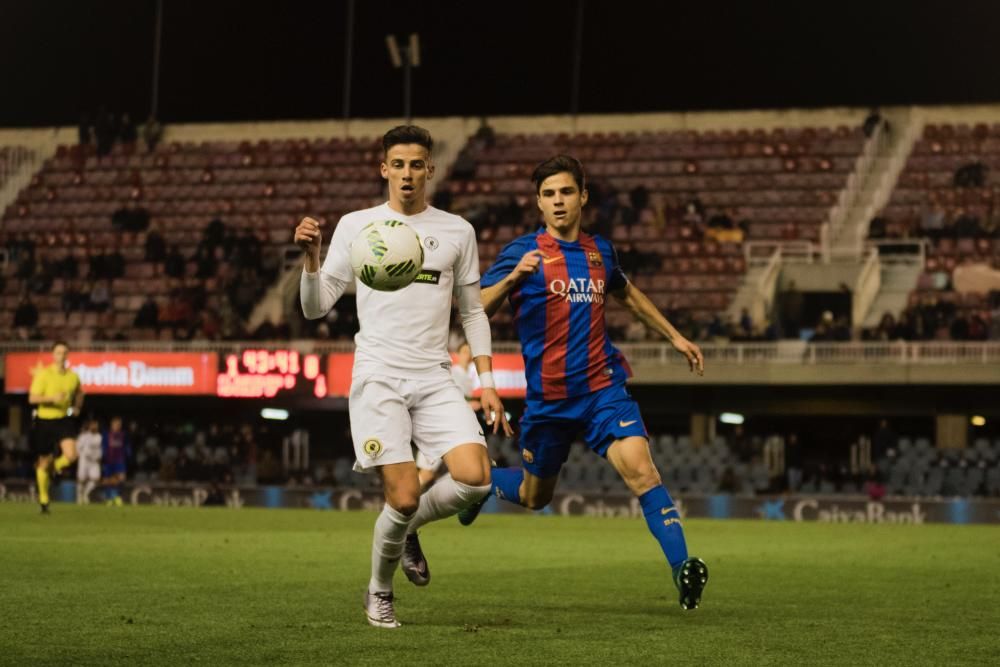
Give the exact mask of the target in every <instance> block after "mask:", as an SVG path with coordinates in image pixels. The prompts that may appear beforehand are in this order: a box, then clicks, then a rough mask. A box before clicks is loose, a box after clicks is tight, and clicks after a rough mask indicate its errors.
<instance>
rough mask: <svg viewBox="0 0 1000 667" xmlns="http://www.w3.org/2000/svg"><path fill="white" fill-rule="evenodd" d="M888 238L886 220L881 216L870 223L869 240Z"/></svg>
mask: <svg viewBox="0 0 1000 667" xmlns="http://www.w3.org/2000/svg"><path fill="white" fill-rule="evenodd" d="M885 237H886V219H885V217H883V216H881V215H877V216H875V217H874V218H872V220H871V222H869V223H868V238H870V239H884V238H885Z"/></svg>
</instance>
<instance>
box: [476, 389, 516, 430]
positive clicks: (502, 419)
mask: <svg viewBox="0 0 1000 667" xmlns="http://www.w3.org/2000/svg"><path fill="white" fill-rule="evenodd" d="M480 401H481V402H482V404H483V413H484V415H485V417H486V423H487V424H489V425H491V426H492V427H493V432H494V433H497V432H498V431H499V429H500V427H501V426H502V427H503V432H504V434H505V435H508V436H511V435H514V429H512V428H511V427H510V424H508V423H507V413H506V412H504V409H503V402H502V401H501V400H500V396H499V394H497V390H496V389H493V388H492V387H490V388H483V395H482V396H480Z"/></svg>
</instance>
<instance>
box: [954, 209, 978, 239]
mask: <svg viewBox="0 0 1000 667" xmlns="http://www.w3.org/2000/svg"><path fill="white" fill-rule="evenodd" d="M953 229H954V232H955V236H956V237H958V238H960V239H972V238H976V237H977V236H979V218H977V217H976V216H975V215H973V214H972V213H971V212H970V211H966V210H964V209H963V210H962V212H961V214H960V215H958V216H957V217H956V218H955V224H954V227H953Z"/></svg>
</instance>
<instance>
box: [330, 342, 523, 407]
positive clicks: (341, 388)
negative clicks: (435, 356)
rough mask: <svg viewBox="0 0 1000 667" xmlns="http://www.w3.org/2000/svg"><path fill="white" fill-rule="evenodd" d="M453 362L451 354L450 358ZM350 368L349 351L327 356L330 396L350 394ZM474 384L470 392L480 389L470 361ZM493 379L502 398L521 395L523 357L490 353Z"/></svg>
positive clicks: (505, 353) (474, 393)
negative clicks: (491, 354)
mask: <svg viewBox="0 0 1000 667" xmlns="http://www.w3.org/2000/svg"><path fill="white" fill-rule="evenodd" d="M452 361H454V357H453V358H452ZM353 368H354V353H353V352H338V353H333V354H330V355H328V357H327V362H326V370H327V374H328V378H327V390H328V392H329V395H330V396H349V395H350V393H351V370H352V369H353ZM467 372H468V374H469V379H470V380H472V386H473V387H474V390H473V395H474V396H478V395H479V394H480V392H481V389H480V387H479V375H478V374H477V373H476V368H475V366H474V365H473V364H469V368H468V370H467ZM493 380H494V381H495V382H496V385H497V393H498V394H500V396H501V397H503V398H524V397H525V395H526V393H527V388H528V384H527V380H525V377H524V358H523V357H521V355H520V354H518V353H510V352H501V353H499V354H494V355H493Z"/></svg>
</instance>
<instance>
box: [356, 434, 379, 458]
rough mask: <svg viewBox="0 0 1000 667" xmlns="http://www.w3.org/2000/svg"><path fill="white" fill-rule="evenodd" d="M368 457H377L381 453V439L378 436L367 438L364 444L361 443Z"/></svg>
mask: <svg viewBox="0 0 1000 667" xmlns="http://www.w3.org/2000/svg"><path fill="white" fill-rule="evenodd" d="M361 449H363V450H364V451H365V454H367V455H368V458H370V459H377V458H378V457H379V456H380V455H381V454H382V441H381V440H379V439H378V438H368V439H367V440H365V444H363V445H361Z"/></svg>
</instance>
